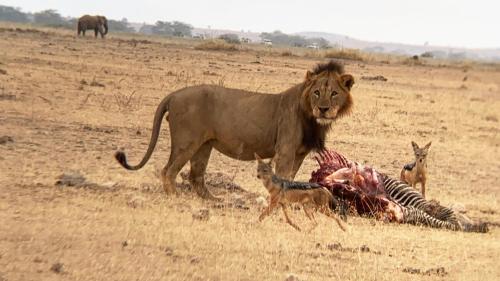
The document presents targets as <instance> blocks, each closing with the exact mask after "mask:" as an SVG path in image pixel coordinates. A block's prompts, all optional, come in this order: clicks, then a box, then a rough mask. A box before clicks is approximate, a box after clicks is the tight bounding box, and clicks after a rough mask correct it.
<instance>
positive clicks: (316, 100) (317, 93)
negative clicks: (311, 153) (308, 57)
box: [304, 71, 354, 126]
mask: <svg viewBox="0 0 500 281" xmlns="http://www.w3.org/2000/svg"><path fill="white" fill-rule="evenodd" d="M353 84H354V78H353V77H352V75H350V74H340V75H339V74H337V73H334V72H325V73H321V74H318V75H315V74H313V73H311V72H309V71H308V72H307V76H306V88H305V93H304V94H305V96H306V97H307V101H308V102H309V105H310V109H311V111H312V112H311V114H312V116H313V117H314V118H315V119H316V122H317V123H318V124H320V125H324V126H328V125H330V124H331V123H332V121H333V120H335V119H336V118H337V117H340V116H342V115H344V114H346V113H348V112H349V110H350V108H351V105H352V98H351V93H350V90H351V87H352V85H353Z"/></svg>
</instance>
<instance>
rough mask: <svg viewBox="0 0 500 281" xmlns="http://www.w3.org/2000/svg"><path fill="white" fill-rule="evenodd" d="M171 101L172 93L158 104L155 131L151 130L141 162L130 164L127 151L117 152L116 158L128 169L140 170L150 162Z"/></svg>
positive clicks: (154, 124) (154, 123) (154, 122)
mask: <svg viewBox="0 0 500 281" xmlns="http://www.w3.org/2000/svg"><path fill="white" fill-rule="evenodd" d="M169 102H170V95H168V96H166V97H165V98H164V99H163V100H162V101H161V103H160V104H159V105H158V108H157V109H156V113H155V118H154V121H153V132H151V140H150V141H149V146H148V150H147V151H146V154H145V155H144V157H143V158H142V160H141V162H140V163H139V164H137V165H135V166H130V165H129V164H128V163H127V156H125V152H123V151H121V150H119V151H117V152H116V153H115V158H116V160H117V161H118V163H120V164H121V165H122V166H123V167H124V168H125V169H127V170H139V169H140V168H142V167H143V166H144V165H146V163H147V162H148V160H149V158H150V157H151V154H153V151H154V149H155V146H156V142H157V141H158V135H159V134H160V128H161V122H162V119H163V116H164V115H165V113H167V111H168V104H169Z"/></svg>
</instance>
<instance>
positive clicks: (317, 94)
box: [314, 90, 319, 98]
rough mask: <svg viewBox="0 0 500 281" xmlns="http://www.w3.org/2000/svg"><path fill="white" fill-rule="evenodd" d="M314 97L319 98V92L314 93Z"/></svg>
mask: <svg viewBox="0 0 500 281" xmlns="http://www.w3.org/2000/svg"><path fill="white" fill-rule="evenodd" d="M314 96H315V97H317V98H319V91H318V90H316V91H314Z"/></svg>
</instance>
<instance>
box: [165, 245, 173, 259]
mask: <svg viewBox="0 0 500 281" xmlns="http://www.w3.org/2000/svg"><path fill="white" fill-rule="evenodd" d="M173 254H174V249H172V248H170V247H167V248H165V255H167V256H169V257H170V256H172V255H173Z"/></svg>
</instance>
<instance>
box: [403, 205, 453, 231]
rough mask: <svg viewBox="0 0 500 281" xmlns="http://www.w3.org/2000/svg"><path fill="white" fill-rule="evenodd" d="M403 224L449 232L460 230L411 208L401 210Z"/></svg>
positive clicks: (451, 224)
mask: <svg viewBox="0 0 500 281" xmlns="http://www.w3.org/2000/svg"><path fill="white" fill-rule="evenodd" d="M403 215H404V219H403V223H409V224H413V225H425V226H429V227H433V228H444V229H451V230H460V229H461V228H460V225H458V224H453V223H450V222H447V221H442V220H438V219H436V218H434V217H432V216H430V215H429V214H427V213H426V212H423V211H421V210H419V209H415V208H413V207H408V208H403Z"/></svg>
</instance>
